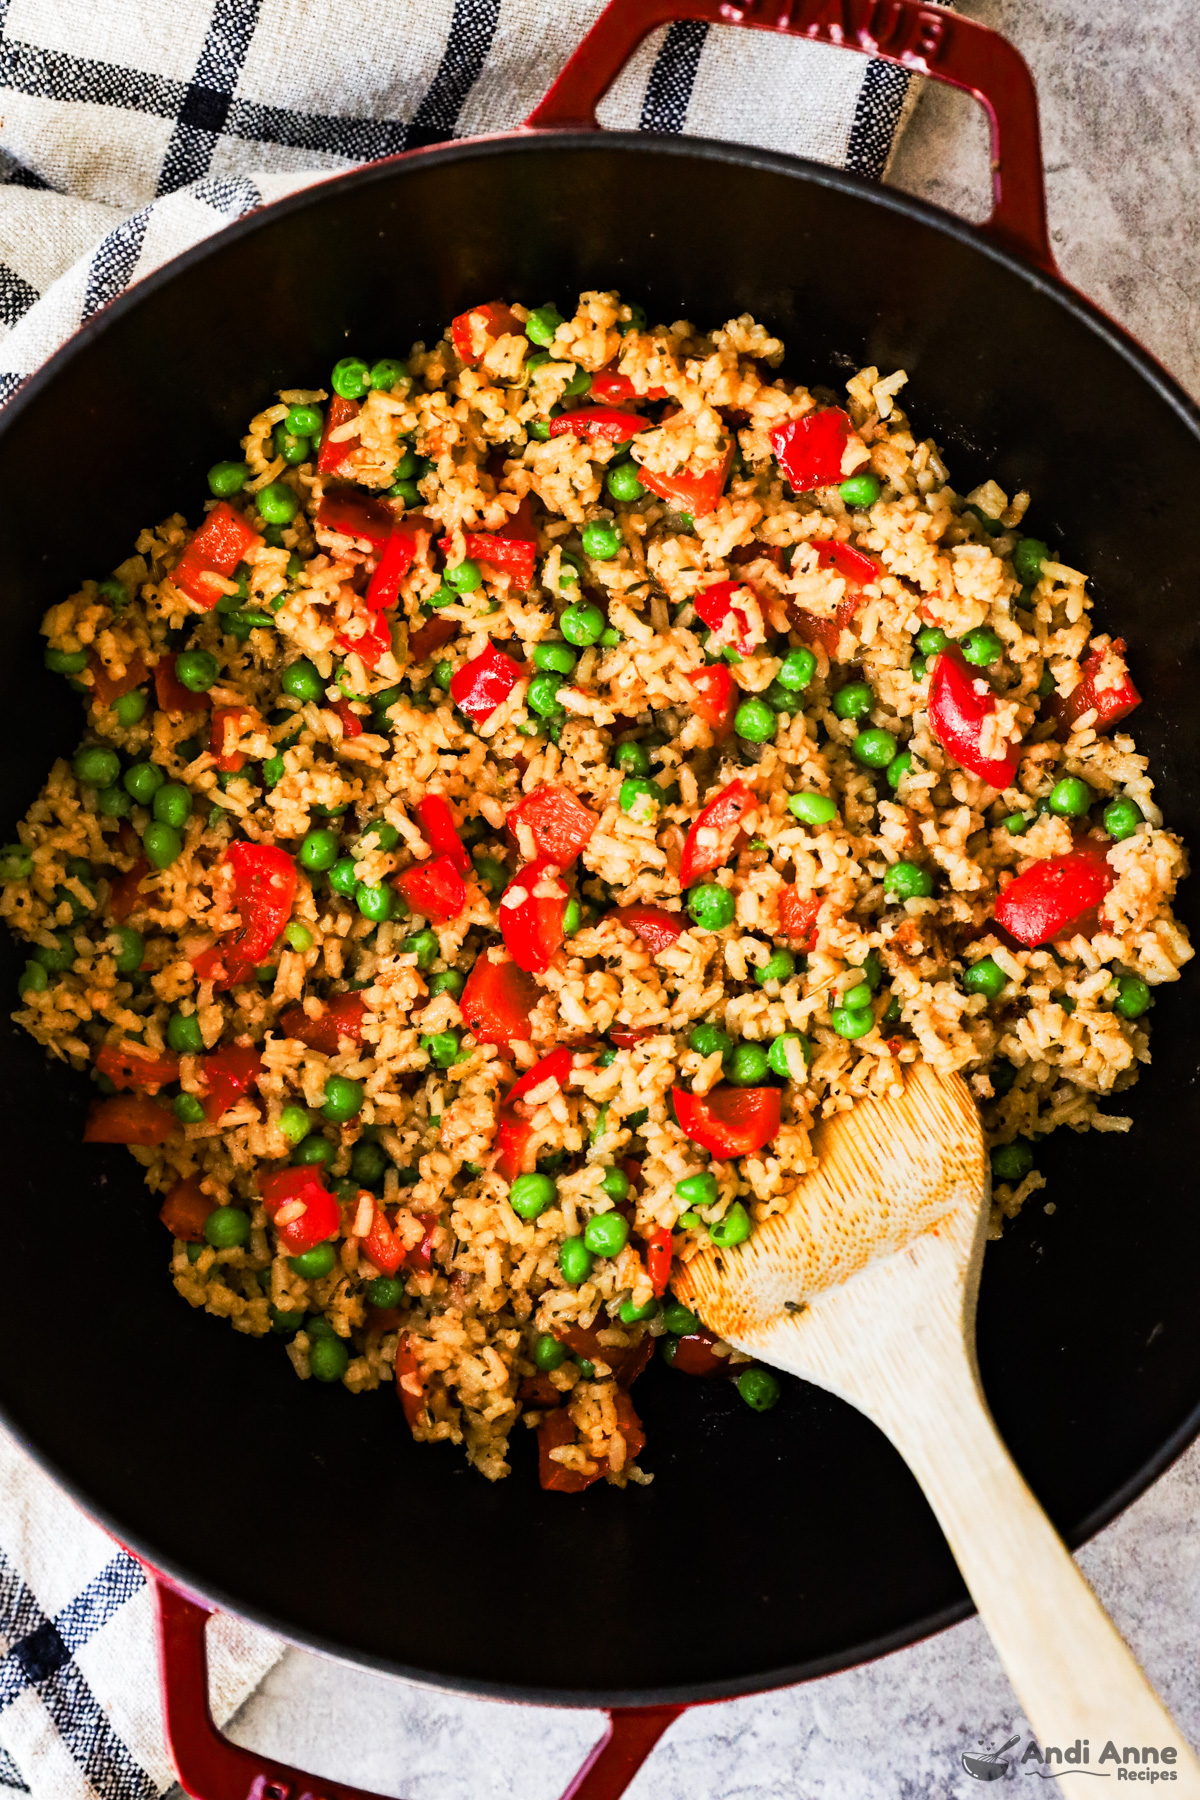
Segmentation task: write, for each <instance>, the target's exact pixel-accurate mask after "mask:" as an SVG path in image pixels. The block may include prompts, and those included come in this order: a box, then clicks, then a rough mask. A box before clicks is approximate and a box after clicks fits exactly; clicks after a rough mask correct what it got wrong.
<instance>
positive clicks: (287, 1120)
mask: <svg viewBox="0 0 1200 1800" xmlns="http://www.w3.org/2000/svg"><path fill="white" fill-rule="evenodd" d="M178 1016H179V1015H178V1014H176V1017H178ZM278 1125H279V1130H280V1131H281V1132H282V1133H283V1135H284V1137H285V1138H286V1139H287V1141H288V1143H289V1144H290V1145H291V1146H292V1148H293V1149H295V1147H296V1145H297V1144H302V1143H303V1142H304V1140H305V1138H306V1137H307V1136H308V1134H309V1132H310V1131H311V1130H312V1120H311V1119H310V1118H309V1116H308V1114H307V1112H305V1110H304V1108H303V1107H302V1106H285V1107H284V1109H283V1111H282V1112H281V1113H280V1115H279V1120H278Z"/></svg>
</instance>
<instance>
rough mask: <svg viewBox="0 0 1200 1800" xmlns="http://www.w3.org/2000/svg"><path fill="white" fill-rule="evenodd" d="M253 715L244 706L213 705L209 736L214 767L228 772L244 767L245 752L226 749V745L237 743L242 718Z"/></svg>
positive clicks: (231, 772) (249, 717) (248, 717)
mask: <svg viewBox="0 0 1200 1800" xmlns="http://www.w3.org/2000/svg"><path fill="white" fill-rule="evenodd" d="M253 717H254V714H253V713H252V712H250V711H249V710H248V708H246V707H244V706H214V708H213V716H212V733H211V736H210V738H209V748H210V749H211V751H212V756H213V767H214V768H216V769H224V770H226V771H227V772H228V773H230V774H233V773H235V772H236V771H237V770H238V769H244V768H245V766H246V757H245V753H244V752H243V751H241V750H233V749H226V745H228V744H236V743H237V741H238V738H239V737H240V736H241V732H242V720H243V719H252V718H253Z"/></svg>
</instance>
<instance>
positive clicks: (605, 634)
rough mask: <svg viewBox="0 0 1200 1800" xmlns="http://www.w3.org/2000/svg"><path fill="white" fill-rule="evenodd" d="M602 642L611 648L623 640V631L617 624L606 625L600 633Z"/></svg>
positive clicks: (607, 647)
mask: <svg viewBox="0 0 1200 1800" xmlns="http://www.w3.org/2000/svg"><path fill="white" fill-rule="evenodd" d="M600 642H601V643H602V644H603V645H604V646H605V648H606V649H609V650H611V649H612V647H613V645H614V644H619V643H620V642H621V633H620V632H619V631H618V630H617V628H616V626H615V625H609V626H606V627H605V629H604V630H603V631H602V632H601V633H600Z"/></svg>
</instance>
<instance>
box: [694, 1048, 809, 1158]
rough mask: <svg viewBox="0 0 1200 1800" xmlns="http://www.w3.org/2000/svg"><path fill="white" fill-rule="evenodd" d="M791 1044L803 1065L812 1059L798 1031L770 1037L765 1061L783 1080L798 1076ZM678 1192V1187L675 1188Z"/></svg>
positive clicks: (793, 1078)
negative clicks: (792, 1063)
mask: <svg viewBox="0 0 1200 1800" xmlns="http://www.w3.org/2000/svg"><path fill="white" fill-rule="evenodd" d="M792 1044H798V1045H799V1046H800V1054H801V1056H802V1057H803V1058H804V1062H805V1065H806V1066H807V1064H809V1063H810V1062H811V1061H812V1045H811V1044H810V1043H809V1041H808V1039H807V1038H806V1037H805V1036H804V1034H803V1032H800V1031H785V1032H784V1033H783V1035H782V1036H781V1037H777V1038H772V1039H771V1045H770V1048H769V1050H768V1051H767V1063H768V1065H769V1067H770V1069H771V1072H772V1074H775V1075H779V1076H780V1077H782V1079H783V1080H784V1081H796V1080H798V1079H799V1077H798V1076H795V1075H793V1074H792V1071H791V1068H790V1066H789V1063H788V1050H789V1047H790V1046H791V1045H792ZM676 1192H678V1189H676Z"/></svg>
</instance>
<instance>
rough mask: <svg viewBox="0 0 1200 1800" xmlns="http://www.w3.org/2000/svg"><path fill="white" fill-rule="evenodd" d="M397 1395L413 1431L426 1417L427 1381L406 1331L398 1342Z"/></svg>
mask: <svg viewBox="0 0 1200 1800" xmlns="http://www.w3.org/2000/svg"><path fill="white" fill-rule="evenodd" d="M396 1397H397V1398H398V1400H399V1402H400V1405H401V1408H402V1410H403V1412H404V1417H405V1419H406V1421H407V1423H408V1427H409V1430H410V1431H411V1430H412V1428H413V1427H414V1426H415V1425H419V1424H421V1423H423V1421H424V1418H425V1381H424V1377H423V1376H422V1374H421V1365H420V1363H419V1362H418V1361H417V1359H416V1357H415V1356H414V1355H413V1352H412V1342H411V1338H410V1334H409V1333H408V1332H407V1331H406V1332H405V1333H404V1335H403V1337H401V1338H400V1339H399V1341H398V1342H397V1344H396Z"/></svg>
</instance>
